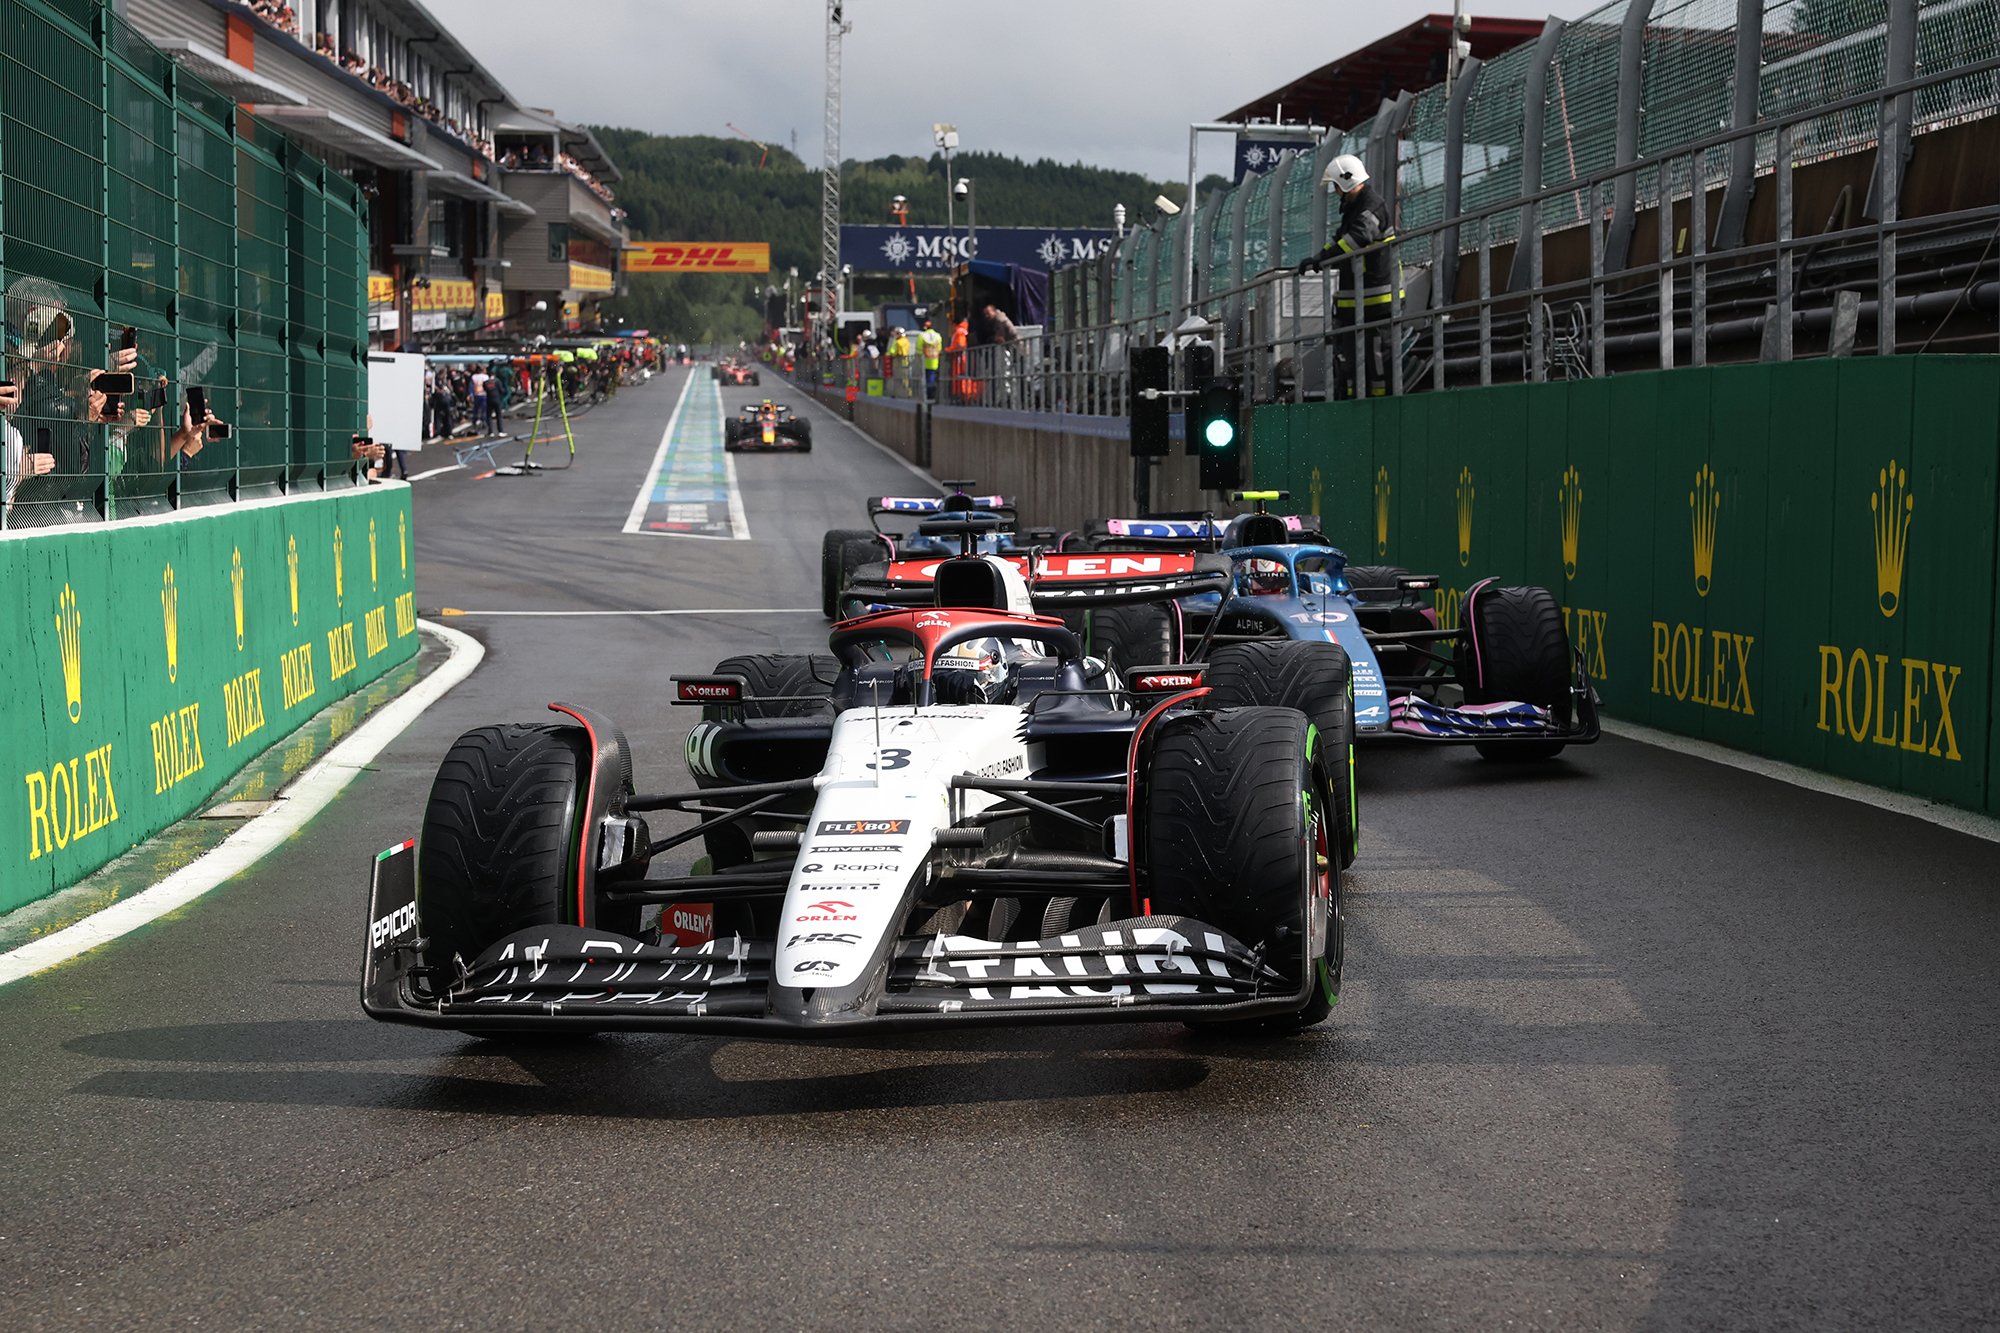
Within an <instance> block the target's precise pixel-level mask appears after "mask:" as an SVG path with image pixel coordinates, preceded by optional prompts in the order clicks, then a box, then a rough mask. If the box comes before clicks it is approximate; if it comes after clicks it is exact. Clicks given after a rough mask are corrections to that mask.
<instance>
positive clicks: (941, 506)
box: [868, 495, 1020, 519]
mask: <svg viewBox="0 0 2000 1333" xmlns="http://www.w3.org/2000/svg"><path fill="white" fill-rule="evenodd" d="M957 498H958V497H957V496H943V495H876V496H871V497H869V500H868V517H870V518H871V519H872V518H875V517H877V516H879V515H882V514H944V513H951V512H955V511H963V510H966V509H970V510H973V511H976V512H978V513H982V514H1004V515H1006V516H1007V517H1008V518H1018V517H1019V516H1020V515H1019V511H1018V509H1017V508H1016V506H1015V503H1014V497H1013V496H1011V495H968V496H966V497H965V499H966V500H969V501H971V503H970V504H969V505H968V504H965V503H963V502H961V503H960V504H956V505H950V506H949V507H947V503H946V502H947V501H949V500H954V499H957Z"/></svg>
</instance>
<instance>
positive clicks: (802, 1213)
mask: <svg viewBox="0 0 2000 1333" xmlns="http://www.w3.org/2000/svg"><path fill="white" fill-rule="evenodd" d="M695 370H696V373H697V374H700V375H704V376H705V375H706V373H707V371H706V367H696V368H695ZM678 376H679V373H678V372H677V373H676V375H674V376H669V377H667V378H666V379H665V380H664V381H661V380H656V381H654V383H653V384H652V385H650V386H648V387H646V388H642V389H638V390H626V391H622V392H621V393H620V394H619V395H618V397H617V398H615V399H614V400H612V402H610V403H609V404H607V405H605V406H604V407H602V408H599V409H598V410H597V411H595V412H593V413H592V414H591V415H590V417H589V418H588V419H587V421H585V422H584V423H581V428H582V433H581V435H580V440H579V446H580V451H581V452H580V454H579V461H578V464H577V466H576V467H575V468H574V469H572V470H570V471H567V472H563V473H548V474H542V475H531V476H527V477H520V478H494V479H489V480H485V481H475V480H473V479H472V478H470V477H469V476H467V475H466V474H464V473H451V474H446V475H443V476H440V477H437V478H433V479H430V480H427V481H425V482H424V483H423V484H422V485H421V486H419V487H418V488H417V499H416V503H417V520H418V521H417V547H416V550H417V558H418V570H417V572H418V601H419V605H420V606H423V607H426V608H433V609H434V608H437V607H439V606H445V605H449V606H454V607H461V608H483V609H509V610H522V611H579V610H598V611H627V610H632V609H635V608H640V609H684V610H692V611H697V612H701V611H706V612H714V611H716V610H718V609H734V608H774V607H775V608H784V607H807V606H812V605H815V604H816V603H817V600H818V596H817V594H818V584H817V579H818V568H819V535H820V533H821V532H822V531H823V530H825V529H826V528H828V527H833V526H842V527H846V526H855V525H858V524H859V523H860V522H861V521H862V514H863V511H862V508H861V505H862V500H863V498H864V497H865V496H866V495H868V494H869V493H871V492H873V493H876V494H882V493H904V492H907V491H908V490H909V487H910V484H911V483H910V478H909V474H908V471H907V470H906V469H905V468H904V467H903V466H902V465H901V464H899V463H897V462H895V461H894V460H892V459H890V458H889V457H887V456H885V455H884V453H883V452H882V451H880V450H879V449H877V448H875V447H874V446H872V445H870V444H867V443H865V442H863V441H860V440H858V439H857V438H856V437H854V436H853V435H852V434H851V433H850V432H849V431H848V430H847V429H846V428H845V427H844V426H843V425H841V424H839V423H838V422H836V421H835V420H834V419H833V417H832V416H831V415H830V414H829V413H826V412H823V411H821V410H819V409H818V408H816V407H810V406H807V404H806V402H805V399H804V395H803V394H802V393H799V392H796V391H792V390H784V389H781V390H779V391H778V392H777V393H774V394H773V395H772V396H774V397H778V398H779V399H780V401H787V400H788V401H790V402H791V403H792V404H793V405H794V406H795V407H797V408H799V409H800V410H801V411H803V412H805V413H806V414H807V415H809V416H812V417H813V418H814V436H815V441H814V443H815V448H814V451H813V453H811V454H807V455H746V456H744V457H742V458H740V459H739V460H737V461H738V465H739V482H740V488H741V494H742V500H743V505H744V508H745V511H746V514H747V516H748V521H749V523H750V526H751V530H752V532H753V533H754V534H755V537H754V540H751V541H743V542H738V541H729V542H694V541H688V542H674V541H639V540H635V539H634V538H632V537H629V536H626V535H624V533H623V532H622V528H623V525H624V522H625V519H626V517H627V515H628V513H629V511H630V508H631V505H632V500H633V494H634V490H633V488H634V486H635V485H636V484H637V482H638V480H639V478H640V477H641V476H642V474H643V473H644V471H645V468H646V466H647V464H648V461H649V460H650V459H651V458H652V457H653V455H654V453H655V452H656V450H657V448H658V445H659V441H660V437H661V432H662V430H663V429H664V425H665V421H666V417H667V415H668V414H669V412H670V411H671V408H672V405H673V402H674V401H675V399H676V397H677V396H678V394H679V392H680V389H681V383H680V381H679V378H678ZM769 392H771V390H770V389H768V388H767V389H761V390H758V391H756V396H759V397H761V396H763V395H764V394H765V393H769ZM749 396H751V395H750V394H749V393H748V392H746V391H733V390H725V391H724V398H725V403H724V408H725V410H734V407H735V405H736V403H737V402H738V401H739V400H740V398H743V397H749ZM448 623H450V624H452V625H454V626H455V627H457V628H462V629H464V630H466V631H467V632H469V633H471V634H474V635H475V636H477V637H478V638H480V639H481V641H482V642H483V643H484V644H485V646H486V647H487V649H488V656H487V659H486V661H485V663H484V664H483V665H482V666H481V667H480V669H479V670H478V671H477V672H475V673H474V674H473V676H472V677H471V678H469V679H468V680H466V681H465V682H464V683H463V684H461V685H460V686H458V687H457V688H456V689H454V690H453V691H452V692H451V693H450V694H449V695H447V696H446V697H445V699H444V700H442V701H441V702H440V703H438V704H437V705H435V706H434V707H433V708H432V709H431V710H430V712H429V713H427V714H425V716H424V717H423V718H422V719H420V720H419V722H418V723H417V724H416V725H414V726H413V727H412V728H411V729H410V730H409V731H408V732H407V733H405V734H404V736H403V737H402V738H401V739H400V740H398V741H397V742H396V743H394V744H393V745H391V746H390V747H389V748H388V749H387V750H385V751H384V752H383V754H382V755H381V756H380V758H379V759H378V760H377V761H376V762H377V764H378V766H379V767H378V769H377V771H374V772H370V773H366V774H364V775H362V776H361V777H360V778H359V779H357V780H356V781H355V783H354V784H353V785H352V786H350V787H349V788H348V789H347V791H346V793H345V794H344V795H343V796H342V797H341V798H340V799H339V800H338V801H336V802H335V803H334V804H333V806H331V807H330V808H329V809H328V811H327V812H326V813H325V814H323V815H322V816H321V817H320V818H319V819H318V820H317V821H316V822H314V823H313V824H312V825H310V826H309V827H308V828H307V829H306V830H305V831H304V832H303V833H302V834H301V835H300V836H299V837H298V838H297V839H296V840H295V841H294V842H293V843H291V844H290V845H288V846H286V847H285V848H283V849H281V850H280V851H278V852H276V853H274V854H273V855H272V856H271V857H269V858H268V859H267V860H266V861H264V862H263V863H262V864H260V865H259V866H258V867H257V868H255V869H254V870H253V871H252V872H250V873H249V874H246V875H245V876H243V877H241V878H240V879H238V880H236V881H233V882H232V883H230V884H227V885H224V886H223V887H221V888H219V889H218V890H216V891H215V892H214V893H213V894H211V895H210V896H209V897H207V898H205V899H203V900H201V901H200V902H199V903H196V904H194V905H192V906H190V907H189V908H188V909H187V910H185V911H184V912H182V913H180V914H178V915H177V916H175V917H172V918H168V919H165V920H162V921H160V922H158V923H156V924H155V925H154V926H153V927H151V928H149V929H148V930H146V931H144V932H141V933H138V934H135V935H133V936H130V937H128V938H126V939H124V940H121V941H118V942H117V943H115V944H112V945H110V946H107V947H106V948H104V949H101V950H99V951H97V952H96V953H94V954H91V955H89V956H87V957H85V958H82V959H79V960H77V961H76V962H74V963H71V964H68V965H66V966H64V967H62V968H59V969H56V970H55V971H52V972H50V973H47V974H44V975H41V976H38V977H34V978H30V979H29V980H27V981H24V982H21V983H17V984H16V985H13V986H11V987H7V988H5V989H4V990H0V1051H4V1053H5V1067H6V1068H7V1069H8V1070H9V1072H10V1074H11V1077H10V1078H9V1079H7V1080H6V1081H5V1082H4V1084H0V1149H4V1151H5V1154H6V1161H7V1162H8V1176H7V1186H6V1188H5V1189H4V1190H0V1236H4V1237H5V1249H4V1251H0V1253H4V1255H5V1258H4V1259H0V1290H4V1292H5V1295H6V1301H7V1304H6V1306H5V1309H6V1311H7V1323H8V1326H9V1327H10V1328H24V1329H31V1328H62V1327H75V1328H120V1327H159V1326H162V1325H164V1324H166V1323H168V1322H170V1321H171V1322H173V1323H175V1324H196V1323H198V1324H199V1326H202V1327H210V1328H213V1327H217V1326H220V1327H225V1328H274V1327H285V1328H291V1327H299V1328H315V1327H322V1326H324V1327H334V1326H341V1327H350V1326H353V1325H355V1324H360V1323H374V1324H379V1325H383V1326H387V1327H398V1328H400V1327H413V1326H420V1325H421V1326H427V1327H437V1328H450V1327H465V1328H482V1329H484V1328H522V1329H544V1328H549V1327H579V1326H581V1327H605V1328H619V1329H623V1328H691V1327H700V1328H710V1327H730V1328H734V1327H739V1326H743V1327H748V1326H755V1327H759V1328H771V1327H780V1328H824V1327H842V1326H867V1327H870V1328H884V1329H902V1328H910V1329H917V1328H922V1329H926V1330H930V1329H936V1328H940V1327H944V1328H972V1329H986V1328H1008V1327H1019V1326H1034V1327H1037V1328H1054V1329H1069V1328H1098V1327H1102V1328H1121V1329H1122V1328H1132V1327H1157V1328H1211V1327H1226V1328H1261V1327H1275V1326H1284V1327H1292V1326H1304V1327H1313V1328H1402V1327H1412V1328H1418V1327H1421V1328H1467V1329H1474V1328H1476V1329H1480V1330H1492V1329H1502V1328H1517V1329H1527V1328H1549V1329H1555V1328H1562V1329H1578V1328H1591V1329H1597V1328H1646V1329H1656V1328H1701V1329H1711V1328H1755V1329H1776V1328H1798V1329H1838V1328H1881V1327H1891V1326H1893V1327H1911V1328H1926V1329H1936V1328H1974V1327H1982V1326H1990V1325H1991V1324H1992V1323H1993V1322H1995V1321H1996V1320H2000V1310H1996V1294H1995V1293H1996V1291H2000V1284H1996V1282H1995V1281H1994V1277H1995V1272H1996V1267H2000V1265H1996V1262H1995V1254H1994V1242H1993V1239H1992V1228H1991V1225H1990V1207H1991V1200H1992V1199H1993V1198H1994V1197H1995V1194H1996V1187H1997V1186H2000V1154H1996V1153H1995V1152H1994V1151H1993V1138H1994V1129H1993V1118H1992V1107H1993V1105H1994V1102H1995V1096H1996V1092H2000V1087H1996V1083H1997V1082H2000V1080H1997V1079H1996V1076H1995V1073H1994V1070H1995V1067H1996V1060H1995V1056H1996V1044H2000V1043H1996V1036H2000V1032H1997V1031H1996V1023H1995V1018H1994V1006H1993V1003H1992V998H1991V995H1992V978H1993V976H1994V975H1995V974H1996V971H2000V969H1997V968H1996V964H2000V943H1996V941H2000V929H1996V927H2000V901H1996V899H2000V894H1996V886H1997V885H2000V853H1997V851H1996V848H1995V846H1994V845H1993V844H1991V843H1986V842H1981V841H1978V840H1976V839H1973V838H1969V837H1966V836H1963V835H1961V834H1958V833H1954V832H1952V831H1950V830H1946V829H1941V828H1938V827H1935V826H1933V825H1930V824H1926V823H1922V822H1919V821H1917V820H1913V819H1910V818H1907V817H1904V816H1900V815H1897V814H1894V813H1892V812H1888V811H1882V810H1876V809H1872V808H1868V807H1864V806H1860V805H1856V804H1854V803H1852V802H1847V801H1843V800H1840V799H1837V798H1836V797H1833V796H1830V795H1828V794H1826V793H1822V792H1814V791H1808V790H1803V789H1800V788H1796V787H1790V786H1786V785H1784V784H1781V783H1776V782H1773V781H1770V780H1769V779H1767V778H1764V777H1761V776H1759V775H1756V774H1753V773H1746V772H1740V771H1737V770H1733V769H1725V768H1720V767H1718V766H1716V765H1712V764H1709V763H1706V762H1703V761H1702V760H1700V759H1698V758H1696V757H1693V756H1688V755H1681V754H1675V753H1671V752H1668V751H1663V750H1660V749H1656V748H1653V747H1649V746H1644V745H1640V744H1636V743H1633V742H1630V741H1626V740H1621V739H1617V738H1607V739H1606V740H1605V741H1604V742H1603V743H1602V744H1601V745H1599V746H1596V747H1594V748H1591V749H1588V750H1584V751H1580V752H1572V753H1571V754H1569V755H1566V756H1564V757H1563V758H1562V759H1561V760H1559V761H1557V762H1554V763H1551V764H1546V765H1523V766H1507V767H1496V766H1492V765H1487V764H1484V763H1482V762H1481V761H1479V760H1478V759H1476V758H1475V757H1474V756H1472V755H1470V754H1439V753H1414V752H1376V751H1369V752H1366V753H1364V755H1363V757H1362V764H1361V783H1362V786H1361V801H1362V806H1361V809H1362V824H1363V833H1364V841H1363V849H1362V858H1361V860H1360V861H1359V862H1358V863H1357V865H1356V868H1355V871H1354V873H1353V876H1352V878H1351V881H1350V891H1351V894H1352V897H1351V911H1352V917H1351V927H1350V937H1349V961H1348V982H1347V988H1346V993H1345V995H1344V997H1343V999H1342V1002H1341V1004H1340V1007H1339V1008H1338V1009H1337V1010H1336V1012H1335V1015H1334V1017H1333V1018H1332V1019H1331V1020H1330V1021H1329V1022H1328V1023H1327V1024H1325V1025H1324V1026H1323V1027H1322V1028H1320V1029H1318V1030H1315V1031H1313V1032H1310V1033H1308V1034H1306V1035H1304V1036H1302V1037H1298V1038H1294V1039H1289V1040H1276V1041H1273V1040H1254V1041H1229V1040H1226V1039H1215V1038H1200V1037H1196V1036H1193V1035H1190V1034H1189V1033H1187V1032H1185V1031H1183V1030H1181V1029H1179V1028H1176V1027H1172V1026H1160V1027H1148V1026H1136V1025H1135V1026H1131V1027H1120V1028H1108V1029H1062V1028H1049V1029H1033V1030H996V1031H980V1032H971V1033H965V1034H959V1035H956V1036H954V1037H952V1038H951V1039H949V1040H947V1039H944V1038H943V1037H941V1036H933V1035H931V1034H926V1035H925V1036H923V1037H922V1038H898V1039H889V1040H876V1041H852V1042H846V1043H840V1044H835V1045H827V1046H810V1047H796V1046H789V1045H784V1044H779V1043H753V1042H744V1041H733V1040H712V1039H699V1038H689V1037H674V1036H661V1037H651V1036H631V1037H606V1038H598V1039H591V1040H586V1041H582V1042H575V1043H534V1044H528V1045H506V1046H502V1045H498V1044H495V1043H489V1042H483V1041H475V1040H471V1039H467V1038H461V1037H457V1036H453V1035H450V1034H438V1033H429V1032H423V1031H416V1030H406V1029H398V1028H389V1027H383V1026H378V1025H375V1024H371V1023H368V1022H367V1021H365V1020H363V1019H361V1018H360V1016H359V1011H358V1005H357V1000H356V995H355V988H356V978H357V973H358V968H359V959H360V947H361V946H360V940H361V929H362V917H363V900H364V893H365V886H366V878H365V871H366V866H367V862H368V859H369V857H371V856H372V855H373V853H374V852H375V851H377V850H379V849H380V848H382V847H385V846H387V845H389V844H390V843H391V842H392V841H395V840H398V839H400V838H402V837H405V836H409V834H410V833H411V832H412V831H413V830H414V821H415V820H416V819H417V818H418V815H419V812H420V810H421V806H422V802H423V799H424V794H425V792H426V790H427V789H428V786H429V782H430V778H431V774H432V771H433V769H434V767H435V764H436V762H437V759H438V757H439V756H440V755H441V754H442V752H443V751H444V749H445V748H446V747H447V746H448V745H449V744H450V741H451V739H452V738H453V737H454V736H455V735H457V734H458V733H459V732H460V731H462V730H464V729H465V728H467V727H469V726H473V725H477V724H479V723H483V722H488V721H497V720H507V719H519V720H533V719H537V718H540V717H544V716H546V714H545V713H544V711H543V708H544V705H545V704H546V703H547V702H549V701H550V700H554V699H564V700H571V701H575V702H579V703H584V704H588V705H592V706H594V707H597V708H599V709H601V710H602V711H604V712H606V713H608V714H609V715H610V716H612V717H613V718H615V719H617V720H618V721H619V722H620V723H621V724H622V725H623V726H624V727H625V729H626V730H627V732H628V734H629V735H630V736H631V738H632V740H633V743H634V746H635V748H636V750H637V752H638V754H639V755H640V758H641V773H642V779H643V777H644V775H645V774H648V773H650V774H653V775H656V776H661V777H671V776H672V775H673V774H674V773H675V772H676V771H678V765H679V753H680V739H681V737H682V735H683V734H684V732H685V729H686V727H687V725H688V722H689V719H688V718H687V717H686V715H685V711H684V710H671V709H668V708H666V707H664V706H662V700H663V697H664V696H665V694H666V691H667V685H666V678H667V676H668V675H669V674H671V673H673V672H675V671H689V670H693V671H702V670H707V669H709V668H710V667H712V666H713V664H714V663H715V661H717V660H718V659H720V658H721V657H724V656H726V655H728V654H730V653H732V652H742V651H806V650H808V649H811V648H816V647H822V646H823V644H824V623H823V622H822V621H820V620H819V619H818V618H817V617H816V616H815V615H813V614H811V613H809V612H788V613H782V614H760V615H726V616H725V615H717V614H692V615H667V616H631V615H603V616H510V617H497V616H496V617H481V616H466V617H462V618H456V619H453V620H451V621H449V622H448ZM676 869H677V867H675V866H662V867H660V868H659V869H658V870H656V872H655V873H657V874H666V873H673V872H674V871H675V870H676Z"/></svg>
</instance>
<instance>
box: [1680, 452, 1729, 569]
mask: <svg viewBox="0 0 2000 1333" xmlns="http://www.w3.org/2000/svg"><path fill="white" fill-rule="evenodd" d="M1688 509H1689V511H1690V512H1691V513H1692V514H1693V515H1694V590H1695V592H1697V593H1699V594H1700V595H1701V596H1703V597H1706V596H1708V588H1709V576H1710V575H1711V574H1713V573H1714V572H1715V520H1716V518H1717V516H1718V515H1719V514H1720V512H1721V510H1722V497H1721V496H1720V495H1719V494H1717V493H1716V490H1715V473H1714V472H1713V471H1712V470H1710V468H1709V466H1708V464H1706V463H1704V464H1702V465H1701V470H1700V471H1699V472H1696V473H1695V474H1694V489H1693V490H1691V491H1689V492H1688Z"/></svg>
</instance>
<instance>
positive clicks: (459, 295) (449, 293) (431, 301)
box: [410, 278, 479, 310]
mask: <svg viewBox="0 0 2000 1333" xmlns="http://www.w3.org/2000/svg"><path fill="white" fill-rule="evenodd" d="M410 308H411V309H412V310H476V309H478V308H479V294H478V292H477V291H475V290H474V288H473V286H472V284H471V283H469V282H467V281H466V280H465V279H463V278H432V279H431V285H430V286H428V287H418V288H415V289H414V290H412V291H411V293H410Z"/></svg>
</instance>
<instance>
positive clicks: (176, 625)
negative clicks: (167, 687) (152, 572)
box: [160, 565, 181, 683]
mask: <svg viewBox="0 0 2000 1333" xmlns="http://www.w3.org/2000/svg"><path fill="white" fill-rule="evenodd" d="M160 619H161V620H162V621H163V622H164V624H165V627H166V631H167V680H168V682H169V683H173V682H176V681H178V680H180V678H181V590H180V589H179V588H176V587H175V586H174V567H173V566H172V565H168V566H167V572H166V573H165V574H164V575H163V576H162V577H161V579H160Z"/></svg>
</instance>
